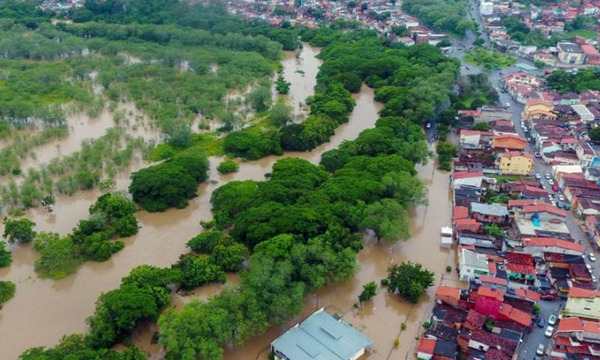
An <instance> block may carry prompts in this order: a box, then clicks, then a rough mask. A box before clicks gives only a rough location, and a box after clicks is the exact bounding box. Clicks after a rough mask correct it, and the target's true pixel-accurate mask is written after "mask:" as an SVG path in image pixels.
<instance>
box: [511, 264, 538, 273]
mask: <svg viewBox="0 0 600 360" xmlns="http://www.w3.org/2000/svg"><path fill="white" fill-rule="evenodd" d="M506 270H508V271H510V272H513V273H517V274H526V275H535V268H534V267H533V265H523V264H515V263H508V264H506Z"/></svg>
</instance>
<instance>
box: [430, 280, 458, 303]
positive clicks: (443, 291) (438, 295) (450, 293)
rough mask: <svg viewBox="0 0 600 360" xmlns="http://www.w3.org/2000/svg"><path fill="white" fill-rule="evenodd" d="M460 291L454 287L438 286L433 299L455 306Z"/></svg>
mask: <svg viewBox="0 0 600 360" xmlns="http://www.w3.org/2000/svg"><path fill="white" fill-rule="evenodd" d="M460 291H461V289H459V288H456V287H452V286H445V285H440V286H438V288H437V290H436V291H435V299H436V300H440V301H443V302H445V303H446V304H449V305H452V306H457V305H458V303H459V301H460Z"/></svg>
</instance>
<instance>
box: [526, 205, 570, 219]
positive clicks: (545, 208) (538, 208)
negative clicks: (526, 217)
mask: <svg viewBox="0 0 600 360" xmlns="http://www.w3.org/2000/svg"><path fill="white" fill-rule="evenodd" d="M523 212H524V213H526V214H528V213H537V212H548V213H551V214H554V215H557V216H560V217H565V216H567V214H566V213H565V212H564V211H563V210H561V209H559V208H557V207H556V206H552V205H550V204H546V203H538V204H537V205H533V206H524V207H523Z"/></svg>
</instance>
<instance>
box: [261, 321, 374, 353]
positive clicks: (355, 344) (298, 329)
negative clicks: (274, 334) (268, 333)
mask: <svg viewBox="0 0 600 360" xmlns="http://www.w3.org/2000/svg"><path fill="white" fill-rule="evenodd" d="M371 344H373V341H372V340H370V339H369V338H367V337H366V336H364V335H363V334H362V333H361V332H360V331H358V330H356V329H354V328H353V327H352V326H350V325H348V324H347V323H345V322H343V321H338V320H336V319H335V318H333V317H332V316H331V315H329V314H327V313H326V312H324V311H323V310H322V309H321V310H319V311H317V312H315V313H314V314H312V315H311V316H309V317H308V318H306V320H304V321H303V322H302V323H300V324H299V325H298V326H295V327H293V328H291V329H289V330H288V331H286V332H285V333H284V334H283V335H281V336H280V337H279V338H278V339H277V340H275V341H273V343H272V346H273V348H274V350H275V351H278V352H280V353H281V354H283V355H285V356H286V357H287V358H288V359H290V360H315V359H316V360H347V359H350V358H352V357H353V356H354V355H355V354H356V353H357V352H358V351H360V350H361V349H362V348H365V347H367V346H370V345H371Z"/></svg>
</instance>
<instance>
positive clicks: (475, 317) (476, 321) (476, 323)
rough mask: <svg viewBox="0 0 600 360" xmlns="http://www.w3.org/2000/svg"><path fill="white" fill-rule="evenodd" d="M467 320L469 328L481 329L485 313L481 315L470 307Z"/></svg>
mask: <svg viewBox="0 0 600 360" xmlns="http://www.w3.org/2000/svg"><path fill="white" fill-rule="evenodd" d="M467 322H469V323H470V324H471V327H470V328H471V329H473V330H474V329H481V327H482V326H483V324H484V323H485V315H482V314H480V313H478V312H477V311H475V310H473V309H471V310H469V313H468V314H467Z"/></svg>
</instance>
